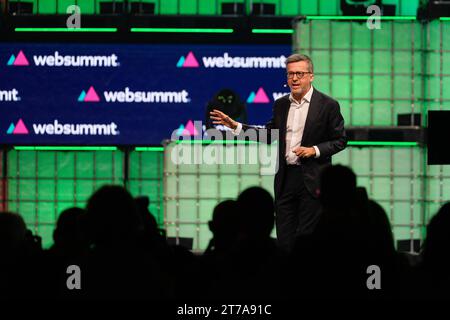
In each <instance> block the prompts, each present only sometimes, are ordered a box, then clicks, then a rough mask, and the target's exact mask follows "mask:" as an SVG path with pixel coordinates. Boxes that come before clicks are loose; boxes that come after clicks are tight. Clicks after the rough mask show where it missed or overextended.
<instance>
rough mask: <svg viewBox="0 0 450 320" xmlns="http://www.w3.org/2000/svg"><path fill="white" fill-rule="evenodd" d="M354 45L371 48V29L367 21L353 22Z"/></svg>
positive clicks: (356, 47) (360, 47) (359, 47)
mask: <svg viewBox="0 0 450 320" xmlns="http://www.w3.org/2000/svg"><path fill="white" fill-rule="evenodd" d="M351 27H352V45H353V48H354V49H366V48H370V39H371V38H370V32H371V31H370V30H369V29H367V25H366V24H365V23H352V24H351Z"/></svg>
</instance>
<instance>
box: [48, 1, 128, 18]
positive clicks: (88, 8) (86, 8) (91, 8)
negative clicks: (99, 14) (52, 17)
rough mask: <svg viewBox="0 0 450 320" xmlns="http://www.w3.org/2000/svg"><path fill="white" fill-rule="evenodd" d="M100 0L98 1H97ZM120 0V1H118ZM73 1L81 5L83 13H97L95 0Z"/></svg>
mask: <svg viewBox="0 0 450 320" xmlns="http://www.w3.org/2000/svg"><path fill="white" fill-rule="evenodd" d="M45 1H46V0H45ZM97 2H98V1H97ZM117 2H120V1H117ZM72 3H76V4H77V6H79V7H80V11H81V14H82V15H83V14H94V13H95V1H92V0H77V1H74V0H72Z"/></svg>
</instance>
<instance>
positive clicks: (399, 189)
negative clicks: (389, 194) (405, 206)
mask: <svg viewBox="0 0 450 320" xmlns="http://www.w3.org/2000/svg"><path fill="white" fill-rule="evenodd" d="M394 182H395V183H394V194H393V196H394V197H395V199H397V200H409V199H411V197H413V196H414V193H415V191H416V189H415V188H414V185H413V184H412V183H417V182H416V181H414V180H413V179H412V178H409V177H405V178H404V177H396V178H395V181H394Z"/></svg>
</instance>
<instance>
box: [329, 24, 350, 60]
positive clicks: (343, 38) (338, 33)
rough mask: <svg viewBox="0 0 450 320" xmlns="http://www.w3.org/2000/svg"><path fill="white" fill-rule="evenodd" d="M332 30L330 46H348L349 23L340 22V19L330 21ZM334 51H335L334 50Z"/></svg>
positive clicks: (347, 47)
mask: <svg viewBox="0 0 450 320" xmlns="http://www.w3.org/2000/svg"><path fill="white" fill-rule="evenodd" d="M331 28H332V29H331V30H332V31H331V32H332V37H331V39H332V47H333V48H338V49H349V48H350V45H351V43H350V36H351V35H350V28H351V25H350V24H349V23H342V21H333V22H331ZM335 53H336V52H335Z"/></svg>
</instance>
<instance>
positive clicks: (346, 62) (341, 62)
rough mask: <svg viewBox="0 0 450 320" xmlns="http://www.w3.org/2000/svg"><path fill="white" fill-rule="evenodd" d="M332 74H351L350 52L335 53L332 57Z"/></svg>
mask: <svg viewBox="0 0 450 320" xmlns="http://www.w3.org/2000/svg"><path fill="white" fill-rule="evenodd" d="M331 57H332V66H331V72H333V73H334V72H338V73H342V72H345V73H348V72H350V52H348V51H335V52H334V53H333V54H332V55H331Z"/></svg>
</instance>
